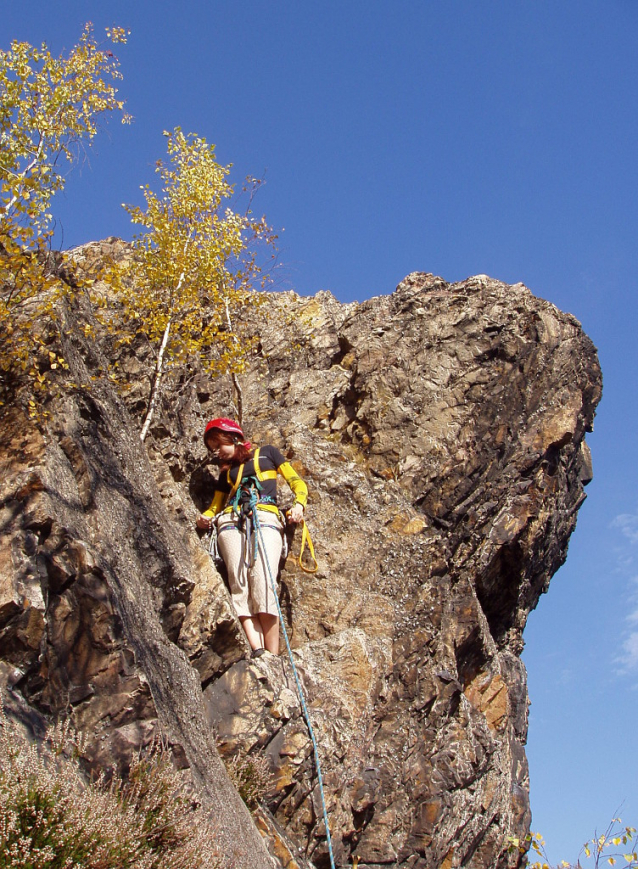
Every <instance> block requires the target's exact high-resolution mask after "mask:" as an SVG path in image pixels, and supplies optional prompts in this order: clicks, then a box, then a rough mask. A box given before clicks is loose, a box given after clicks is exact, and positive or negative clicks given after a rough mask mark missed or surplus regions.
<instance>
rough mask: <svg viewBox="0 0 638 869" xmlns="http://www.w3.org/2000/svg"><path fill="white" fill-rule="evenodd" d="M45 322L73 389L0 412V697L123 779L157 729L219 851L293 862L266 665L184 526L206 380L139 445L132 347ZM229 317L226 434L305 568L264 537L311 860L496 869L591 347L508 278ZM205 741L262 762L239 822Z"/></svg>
mask: <svg viewBox="0 0 638 869" xmlns="http://www.w3.org/2000/svg"><path fill="white" fill-rule="evenodd" d="M118 246H119V247H118ZM114 249H115V250H118V249H121V243H117V242H111V243H110V244H108V245H106V244H104V245H103V246H102V247H100V246H99V245H98V246H91V247H90V248H87V249H85V251H84V255H85V256H86V257H87V258H90V257H91V256H93V257H95V256H100V255H102V253H103V252H110V251H113V250H114ZM80 313H81V312H80ZM68 316H69V318H70V319H69V324H68V325H69V329H68V335H67V337H66V338H65V339H64V346H63V351H64V355H65V357H66V359H67V361H68V362H69V364H70V370H69V372H67V373H66V374H65V375H64V377H65V378H66V379H67V382H68V383H71V382H73V383H75V384H77V386H76V387H75V388H71V387H68V388H66V389H64V390H62V391H61V392H60V393H59V394H58V395H57V397H55V398H54V399H52V401H51V403H50V406H49V408H48V409H49V412H50V417H49V419H48V420H47V421H46V424H45V425H44V427H43V428H42V427H41V428H40V429H38V428H37V427H36V426H35V425H34V424H33V423H32V422H30V421H29V420H28V419H27V418H26V416H25V415H24V414H22V413H21V412H20V411H19V409H17V408H14V409H13V410H11V412H10V413H9V414H8V415H7V417H6V419H5V421H4V424H3V439H2V440H3V446H2V455H1V456H0V461H1V463H2V466H1V469H0V473H1V483H0V486H1V488H2V493H1V494H2V516H1V519H0V521H1V525H0V533H1V534H2V550H1V552H2V554H1V556H0V558H1V561H0V655H1V656H2V659H3V663H2V664H0V679H1V680H2V684H3V686H4V694H5V701H6V703H7V705H8V707H9V709H10V710H11V711H12V713H13V714H14V715H17V716H20V717H21V718H22V719H23V720H24V721H28V722H31V725H32V726H33V727H35V728H36V730H37V728H38V727H41V726H42V721H43V720H44V719H45V718H50V717H51V716H56V715H60V714H71V715H72V716H73V719H74V720H75V722H76V723H77V725H78V726H79V727H80V728H82V729H84V730H86V731H87V732H88V733H89V734H90V743H89V749H88V754H89V759H90V761H91V763H93V764H95V765H96V766H104V765H110V764H113V763H117V764H119V765H121V766H122V767H124V768H125V767H126V764H127V762H128V759H129V758H130V756H131V753H132V752H134V751H137V750H138V748H139V747H140V746H142V745H144V744H146V743H148V741H149V739H150V738H151V737H152V735H153V733H154V732H155V731H156V730H157V729H158V728H161V729H162V730H164V731H165V732H166V733H167V734H168V737H169V738H170V740H171V742H172V743H173V744H174V745H175V747H176V749H175V753H176V757H177V758H178V760H179V762H180V763H181V764H182V765H184V766H187V765H188V766H190V768H191V770H192V771H193V775H194V779H195V781H196V783H197V784H198V786H199V788H200V790H201V791H202V792H203V794H204V796H203V798H204V799H205V800H207V801H208V803H209V804H210V806H211V808H212V809H213V810H214V813H215V816H216V817H218V818H219V821H220V836H221V837H222V841H224V842H225V843H226V847H227V849H228V850H227V853H229V854H230V853H231V849H233V848H234V849H235V850H236V851H237V860H238V864H239V865H242V866H244V865H246V866H248V865H250V866H260V865H264V866H265V865H268V861H269V858H268V857H267V856H266V853H265V850H263V848H262V856H261V857H256V858H255V859H251V860H249V859H248V858H247V857H246V855H247V854H249V853H251V849H253V848H255V849H257V850H256V851H255V853H256V854H257V853H258V849H259V847H261V846H260V845H259V844H257V845H255V837H256V839H257V840H258V842H259V841H261V840H260V839H259V836H258V834H257V833H256V829H257V827H259V829H260V830H261V831H262V833H263V834H264V835H265V837H266V841H267V842H268V847H269V849H270V851H271V853H273V854H275V855H276V862H277V864H278V865H282V866H290V867H294V866H295V865H298V866H303V865H307V863H308V862H310V863H312V864H314V865H315V866H317V867H320V869H321V867H325V866H326V865H327V851H326V839H325V830H324V829H323V822H322V819H321V810H320V804H319V794H318V790H317V780H316V775H315V771H314V767H313V763H312V757H311V746H310V742H309V739H308V735H307V733H306V730H305V726H304V723H303V720H302V718H301V717H300V712H299V707H298V702H297V699H296V696H295V693H294V683H293V681H292V679H291V674H290V669H289V665H288V664H287V662H286V661H285V660H284V659H283V658H280V659H275V658H272V657H270V656H264V658H261V659H258V660H257V661H248V660H245V653H246V647H245V644H244V641H243V636H242V633H241V630H240V627H239V625H238V623H237V621H236V620H235V618H234V616H233V613H232V609H231V606H230V600H229V596H228V593H227V591H226V587H225V585H224V582H223V579H222V577H220V576H219V574H218V573H217V571H216V570H215V569H214V567H213V565H212V563H211V562H210V560H209V558H208V555H207V554H206V552H205V551H204V549H203V548H202V546H201V544H200V542H199V540H198V537H197V534H196V532H195V531H194V520H195V518H196V516H197V513H198V511H199V510H200V509H202V508H203V507H205V506H207V503H208V501H209V500H210V489H211V482H212V480H213V478H214V473H215V472H214V469H212V468H210V467H209V466H208V465H207V464H206V454H205V449H204V447H203V444H202V440H201V434H202V431H203V425H204V423H205V421H206V420H207V419H208V418H210V417H211V416H219V415H233V403H232V393H231V389H230V383H229V382H228V381H227V379H226V378H219V379H218V380H215V381H211V380H210V379H209V378H208V377H207V376H205V375H204V374H203V373H202V372H201V370H198V367H197V364H196V361H194V362H193V364H192V365H191V366H190V367H189V368H188V369H186V368H184V369H182V370H179V371H176V372H173V375H172V381H171V383H170V386H167V389H166V391H165V393H164V396H163V398H162V407H161V410H160V412H159V413H158V415H157V417H156V420H155V422H154V424H153V425H152V426H151V432H150V435H149V438H148V439H147V442H146V445H145V447H141V445H140V444H139V440H138V431H139V428H140V424H139V418H140V414H141V413H142V411H143V408H144V402H145V399H146V397H147V395H148V387H149V373H148V369H147V367H145V356H146V354H148V352H149V349H148V348H146V347H144V346H141V345H140V346H138V347H136V348H135V352H134V353H133V352H131V350H130V349H127V348H123V349H121V350H118V351H114V350H113V349H112V344H111V342H109V341H108V340H103V341H98V342H97V343H95V342H94V343H92V344H91V343H88V342H87V341H86V339H85V338H84V337H83V335H82V333H81V331H79V329H78V328H77V323H75V324H74V322H73V320H74V318H75V320H77V318H78V316H80V314H79V313H78V312H75V313H74V314H71V313H69V314H68ZM82 316H84V317H86V316H89V314H88V313H87V312H86V311H85V312H84V313H83V314H82ZM245 328H246V329H247V331H248V332H254V331H255V330H256V331H258V332H259V334H260V336H261V343H260V346H259V350H258V352H257V353H256V354H255V356H254V357H253V358H252V360H251V364H250V366H249V370H248V371H247V372H246V374H245V375H243V376H242V379H241V382H242V387H243V401H244V426H245V429H246V431H247V432H248V433H249V434H250V436H251V438H252V439H253V441H254V442H255V443H257V444H259V443H274V444H276V445H277V446H279V447H280V448H282V450H283V451H284V453H285V454H286V455H287V456H288V457H289V458H290V460H291V461H292V463H293V464H294V466H295V467H296V468H297V469H298V471H299V472H301V473H302V475H303V476H304V477H305V478H306V480H307V482H308V485H309V488H310V492H311V497H310V502H309V507H308V519H309V524H310V526H311V529H312V533H313V538H314V541H315V546H316V548H317V554H318V558H319V563H320V569H319V571H318V572H317V573H316V574H314V575H309V574H305V573H303V572H302V571H301V570H300V569H299V567H298V566H297V564H296V562H295V560H294V557H293V555H292V554H291V555H290V556H289V557H288V559H287V562H286V564H285V566H284V568H283V570H282V574H281V578H282V592H281V604H282V608H283V611H284V616H285V620H286V624H287V627H288V630H289V632H290V636H291V640H292V645H293V647H294V649H295V657H296V662H297V666H298V668H299V671H300V673H301V675H302V678H303V682H304V686H305V688H306V691H307V694H308V702H309V707H310V711H311V716H312V718H313V722H314V726H315V729H316V733H317V737H318V741H319V745H320V750H321V755H322V766H323V774H324V782H325V787H326V798H327V804H328V811H329V816H330V823H331V830H332V837H333V847H334V852H335V859H336V863H337V865H340V866H346V865H349V864H350V863H351V862H352V859H353V857H355V856H356V857H358V858H359V861H360V862H359V865H360V866H368V867H380V866H397V867H398V866H402V867H403V866H405V867H419V869H426V867H427V869H435V867H437V869H438V867H446V869H450V867H457V866H469V867H476V869H479V867H485V869H487V867H506V866H511V867H514V866H516V865H518V863H519V861H520V856H519V855H518V854H513V855H512V854H508V852H507V841H506V839H507V837H508V836H518V837H522V836H524V834H525V833H526V832H527V830H528V828H529V822H530V816H529V801H528V776H527V764H526V759H525V752H524V744H525V739H526V732H527V704H528V699H527V690H526V679H525V670H524V666H523V664H522V663H521V661H520V659H519V655H520V652H521V650H522V646H523V640H522V634H523V629H524V627H525V622H526V619H527V616H528V614H529V612H530V610H531V609H533V608H534V607H535V605H536V603H537V601H538V598H539V596H540V594H541V593H543V592H544V591H546V590H547V588H548V585H549V581H550V579H551V577H552V575H553V574H554V573H555V571H556V570H557V568H558V567H559V566H560V565H561V564H562V562H563V561H564V559H565V556H566V552H567V543H568V539H569V535H570V534H571V532H572V530H573V528H574V526H575V523H576V516H577V511H578V508H579V506H580V505H581V503H582V501H583V500H584V493H583V486H584V485H585V484H586V483H587V482H588V481H589V479H591V462H590V458H589V452H588V449H587V447H586V444H585V441H584V435H585V432H586V431H587V430H589V429H590V428H591V425H592V421H593V416H594V410H595V406H596V404H597V402H598V400H599V398H600V394H601V376H600V370H599V367H598V362H597V358H596V352H595V349H594V347H593V345H592V343H591V341H590V340H589V339H588V338H587V337H586V336H585V335H584V334H583V332H582V329H581V327H580V325H579V323H578V322H577V321H576V320H575V319H574V318H573V317H571V316H570V315H568V314H564V313H562V312H560V311H558V310H557V309H556V308H555V307H554V306H553V305H551V304H550V303H548V302H545V301H543V300H541V299H538V298H536V297H534V296H533V295H532V294H531V293H530V292H529V290H527V289H526V288H525V287H524V286H522V285H520V284H518V285H515V286H507V285H505V284H502V283H499V282H497V281H494V280H491V279H490V278H487V277H485V276H478V277H475V278H471V279H469V280H467V281H464V282H462V283H458V284H447V283H445V282H444V281H443V280H442V279H440V278H436V277H434V276H432V275H428V274H421V273H415V274H412V275H409V276H408V277H407V278H406V279H405V280H404V281H403V282H402V283H401V284H399V286H398V288H397V290H396V291H395V292H394V293H393V294H391V295H388V296H382V297H378V298H374V299H370V300H369V301H367V302H364V303H362V304H357V303H353V304H350V305H342V304H340V303H339V302H337V301H336V300H335V299H334V298H333V297H332V296H331V295H330V294H329V293H319V294H317V296H315V297H313V298H300V297H298V296H296V295H295V294H294V293H284V294H277V295H272V296H270V297H268V299H267V302H266V304H265V305H264V306H263V307H262V308H261V309H260V310H259V311H258V312H257V313H256V314H255V313H254V312H253V313H251V312H247V314H246V323H245ZM102 354H108V355H110V356H111V361H115V359H114V357H115V356H117V361H118V363H119V371H120V375H119V376H120V377H122V378H125V379H128V380H129V381H130V383H131V384H132V388H131V389H130V391H129V392H128V393H127V394H126V398H125V399H120V398H118V397H117V395H116V393H115V392H114V390H113V388H112V386H111V385H110V384H109V382H108V380H107V379H106V378H105V377H104V376H103V375H102V374H101V371H102V368H103V366H104V360H103V356H102ZM92 374H93V375H95V374H97V375H98V377H97V379H96V380H91V379H90V378H91V375H92ZM282 496H283V499H284V501H285V497H286V495H285V492H282ZM298 538H299V534H298V533H297V535H296V537H294V538H291V543H292V552H293V553H294V554H296V553H298V551H299V539H298ZM200 686H201V687H200ZM202 689H203V690H202ZM215 745H217V747H218V749H219V751H220V752H221V754H222V755H223V756H226V757H227V758H230V757H232V756H234V755H236V754H237V753H239V754H240V755H242V756H244V755H248V756H253V755H264V756H265V757H266V758H267V760H268V763H269V767H270V769H271V771H272V774H273V780H272V785H271V786H270V788H269V790H268V792H267V793H266V794H264V797H263V800H262V805H261V807H260V809H259V810H258V812H257V813H256V815H254V820H255V821H256V826H255V825H254V824H253V823H252V822H251V819H250V816H249V815H248V813H247V812H245V811H243V806H242V804H241V802H240V801H239V798H238V797H236V795H235V792H234V791H233V789H232V786H231V785H230V782H229V781H228V779H227V777H226V775H225V773H224V767H223V765H222V763H221V761H220V760H219V757H218V755H217V751H216V748H215ZM224 837H225V838H224ZM238 849H239V850H238ZM260 861H261V862H260Z"/></svg>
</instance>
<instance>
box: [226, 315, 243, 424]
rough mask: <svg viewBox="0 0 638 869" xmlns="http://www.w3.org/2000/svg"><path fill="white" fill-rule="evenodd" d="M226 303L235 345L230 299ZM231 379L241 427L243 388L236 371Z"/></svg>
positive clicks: (227, 318)
mask: <svg viewBox="0 0 638 869" xmlns="http://www.w3.org/2000/svg"><path fill="white" fill-rule="evenodd" d="M225 301H226V324H227V326H228V331H229V332H230V334H231V335H234V341H235V344H238V343H239V341H238V340H237V336H236V335H235V333H234V332H233V324H232V320H231V319H230V308H229V307H228V299H226V300H225ZM230 379H231V381H232V384H233V388H234V390H235V410H236V411H237V422H238V423H239V425H241V424H242V418H243V416H244V393H243V391H242V388H241V384H240V382H239V377H238V376H237V374H236V373H235V372H234V371H231V372H230Z"/></svg>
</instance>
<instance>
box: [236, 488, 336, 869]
mask: <svg viewBox="0 0 638 869" xmlns="http://www.w3.org/2000/svg"><path fill="white" fill-rule="evenodd" d="M253 501H254V502H253ZM249 506H250V507H252V517H253V523H254V526H255V530H256V532H257V537H258V540H259V544H260V545H261V554H262V558H263V559H264V562H265V564H266V569H267V571H268V579H269V580H270V587H271V588H272V592H273V595H274V597H275V601H276V603H277V612H278V613H279V623H280V624H281V631H282V633H283V635H284V640H285V642H286V649H287V650H288V658H289V660H290V666H291V667H292V672H293V675H294V677H295V685H296V688H297V696H298V697H299V703H300V704H301V710H302V712H303V717H304V720H305V722H306V726H307V728H308V733H309V734H310V740H311V742H312V750H313V752H314V757H315V768H316V770H317V782H318V784H319V796H320V797H321V810H322V812H323V822H324V824H325V827H326V840H327V842H328V855H329V857H330V867H331V869H335V861H334V855H333V853H332V839H331V837H330V825H329V823H328V812H327V810H326V798H325V795H324V791H323V777H322V775H321V762H320V760H319V748H318V746H317V740H316V739H315V732H314V730H313V728H312V722H311V721H310V714H309V713H308V707H307V706H306V700H305V698H304V693H303V688H302V687H301V681H300V680H299V674H298V673H297V668H296V667H295V662H294V660H293V657H292V648H291V647H290V640H289V639H288V631H287V630H286V625H285V622H284V617H283V614H282V612H281V606H280V604H279V595H278V594H277V586H276V584H275V580H274V578H273V575H272V571H271V569H270V563H269V561H268V557H267V555H266V548H265V546H264V541H263V537H262V535H261V525H260V524H259V515H258V514H259V510H257V509H256V507H257V493H256V492H255V491H254V489H253V491H252V492H251V503H250V505H249ZM302 521H303V520H302ZM304 525H305V522H304Z"/></svg>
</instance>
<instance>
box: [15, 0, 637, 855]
mask: <svg viewBox="0 0 638 869" xmlns="http://www.w3.org/2000/svg"><path fill="white" fill-rule="evenodd" d="M105 10H108V12H105ZM87 20H92V21H93V22H94V24H95V26H96V29H101V28H103V27H104V26H106V25H110V24H120V25H123V26H126V27H128V28H129V29H130V30H131V31H132V33H131V37H130V42H129V44H128V45H127V46H124V47H122V48H121V50H120V51H119V52H118V53H119V55H120V57H121V60H122V72H123V73H124V81H123V82H122V85H121V93H122V95H123V96H124V97H125V98H126V100H127V107H128V109H129V111H130V112H131V113H132V114H133V115H134V116H135V123H134V124H133V126H132V127H130V128H126V127H120V126H119V125H118V124H116V123H110V124H109V125H108V127H107V129H106V131H105V133H104V134H103V135H102V136H101V137H100V138H99V140H98V141H97V143H96V145H95V147H94V148H93V149H92V151H91V155H90V164H85V165H84V166H83V167H82V168H81V171H80V170H76V171H75V172H74V173H73V174H72V175H70V176H69V180H68V185H67V189H66V192H65V193H64V195H63V196H62V197H61V198H60V199H59V200H58V201H57V203H56V207H55V209H54V211H55V213H56V214H57V215H58V217H59V219H60V222H61V225H62V226H63V228H64V238H63V244H64V246H65V247H69V246H73V245H76V244H80V243H82V242H86V241H89V240H92V239H97V238H102V237H105V236H107V235H120V236H123V237H125V238H130V237H131V226H130V223H129V221H128V217H127V216H126V214H125V213H124V211H123V210H122V209H121V207H120V203H122V202H136V201H139V185H140V184H143V183H146V182H152V181H153V165H154V163H155V161H156V160H157V159H159V158H162V157H163V156H164V147H165V143H164V139H163V138H162V130H164V129H171V128H173V127H174V126H176V125H180V126H181V127H182V128H183V129H184V131H186V132H189V131H194V132H197V133H198V134H200V135H202V136H205V137H206V138H207V139H208V140H209V141H210V142H214V143H216V145H217V153H218V158H219V159H220V160H221V161H222V162H232V163H234V165H235V174H234V178H235V180H236V181H241V179H242V178H243V176H245V175H247V174H249V173H250V174H253V175H261V174H263V173H264V171H265V173H266V179H267V185H266V187H265V189H264V190H263V192H262V194H261V196H260V199H259V200H258V203H257V205H258V208H259V209H260V210H263V211H264V212H265V213H266V215H267V217H268V219H269V220H270V222H271V223H272V224H273V225H274V226H275V227H277V228H279V229H281V228H282V227H285V231H284V232H282V233H281V250H282V253H281V259H282V262H283V263H284V264H285V279H286V285H287V286H292V287H294V288H295V289H297V291H298V292H300V293H302V294H311V293H314V292H316V291H317V290H319V289H329V290H331V291H332V292H333V293H334V294H335V295H336V296H337V297H338V298H339V299H341V300H342V301H350V300H353V299H357V300H360V301H361V300H363V299H366V298H368V297H370V296H372V295H376V294H379V293H387V292H390V291H392V289H393V288H394V287H395V285H396V284H397V283H398V282H399V281H400V280H401V279H402V278H403V277H404V275H406V274H407V273H408V272H411V271H414V270H419V271H431V272H434V273H436V274H439V275H441V276H442V277H444V278H445V279H446V280H449V281H454V280H459V279H462V278H465V277H467V276H469V275H472V274H477V273H486V274H489V275H491V276H492V277H495V278H499V279H501V280H504V281H507V282H510V283H515V282H517V281H523V282H524V283H525V284H527V286H529V287H530V288H531V289H532V290H533V291H534V292H535V293H536V294H537V295H539V296H542V297H544V298H547V299H550V300H551V301H552V302H554V303H555V304H556V305H557V306H559V307H560V308H562V309H564V310H567V311H570V312H571V313H573V314H574V315H575V316H576V317H578V319H579V320H580V321H581V322H582V323H583V325H584V327H585V329H586V331H587V332H588V333H589V335H590V336H591V337H592V338H593V340H594V342H595V344H596V345H597V347H598V348H599V352H600V359H601V363H602V367H603V374H604V398H603V402H602V404H601V406H600V408H599V416H598V419H597V422H596V431H595V433H594V434H593V435H592V436H591V437H590V445H591V447H592V451H593V456H594V467H595V480H594V482H593V483H592V484H591V486H590V488H589V490H588V494H589V499H588V501H587V502H586V503H585V505H584V507H583V508H582V510H581V513H580V517H579V520H578V521H579V526H578V529H577V532H576V534H575V535H574V537H573V538H572V543H571V546H570V554H569V558H568V562H567V564H566V566H565V567H564V568H563V569H562V570H561V571H560V572H559V573H558V574H557V576H556V577H555V578H554V580H553V583H552V587H551V589H550V592H549V594H548V595H547V596H546V597H545V598H544V599H543V600H542V601H541V603H540V605H539V607H538V609H537V611H536V612H535V613H534V614H533V615H532V616H531V618H530V623H529V627H528V630H527V632H526V639H527V649H526V651H525V656H524V659H525V662H526V664H527V666H528V670H529V690H530V696H531V699H532V706H531V711H530V737H529V746H528V756H529V760H530V766H531V783H532V808H533V813H534V820H533V828H534V829H535V830H540V831H542V832H543V833H544V835H545V837H546V838H547V840H548V845H549V850H550V857H551V858H552V860H558V859H560V858H564V859H567V860H572V859H575V857H576V855H577V853H578V849H579V846H580V844H581V843H582V841H583V840H584V839H585V838H586V837H587V836H588V835H590V834H591V833H593V830H594V828H595V827H598V828H602V827H603V826H604V825H605V824H606V822H607V820H608V819H609V818H610V817H611V816H612V815H613V814H614V813H615V812H616V810H617V809H618V806H619V805H620V804H621V803H622V802H623V801H624V802H625V806H624V808H623V809H622V810H621V814H622V817H623V818H624V819H626V820H627V821H631V822H633V824H634V825H636V826H638V794H637V793H636V782H637V780H638V774H637V773H638V761H637V758H636V751H635V732H636V719H637V717H638V716H637V715H636V712H637V707H638V703H637V698H638V693H637V688H638V563H637V561H636V558H637V555H638V486H637V485H636V484H637V481H638V468H637V467H636V461H635V458H636V456H635V448H634V444H635V441H636V438H635V434H634V432H635V429H636V422H637V411H636V405H635V403H634V402H635V397H634V396H635V392H636V381H637V375H638V371H637V367H638V366H637V363H638V351H637V346H636V345H637V340H636V313H637V308H638V302H637V299H636V289H637V287H636V283H637V281H636V276H637V274H638V244H637V232H636V230H637V228H638V207H637V196H636V194H637V188H638V184H637V181H638V160H637V159H636V151H637V143H638V113H637V111H636V108H637V107H636V100H637V94H638V48H637V46H638V38H637V37H638V2H636V0H598V2H596V0H560V2H550V0H525V2H523V0H471V2H470V0H447V2H442V0H413V2H407V0H406V2H403V0H393V2H380V0H368V2H360V0H347V2H344V0H339V2H336V0H324V2H321V3H311V2H304V0H294V2H293V0H283V2H275V3H257V2H253V0H243V2H237V0H233V2H231V0H207V2H189V0H183V2H182V3H179V4H178V3H168V2H166V0H153V2H151V0H134V2H131V0H126V2H123V0H109V2H108V3H105V2H95V0H82V2H80V0H59V2H57V3H51V2H50V0H21V2H20V3H9V2H5V3H4V4H3V10H2V22H1V23H0V32H1V34H2V39H1V40H0V43H1V44H2V46H3V47H6V46H7V45H8V43H9V41H10V40H11V39H12V38H18V39H24V40H27V41H29V42H39V41H41V40H46V41H47V42H48V44H49V45H50V47H51V48H52V50H53V51H54V52H55V53H57V52H59V51H61V50H62V49H63V48H65V47H66V48H69V47H70V46H71V45H73V44H74V42H76V41H77V38H78V37H79V35H80V32H81V28H82V25H83V23H84V22H85V21H87ZM632 734H634V736H632Z"/></svg>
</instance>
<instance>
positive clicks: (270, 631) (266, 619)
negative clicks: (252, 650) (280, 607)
mask: <svg viewBox="0 0 638 869" xmlns="http://www.w3.org/2000/svg"><path fill="white" fill-rule="evenodd" d="M257 619H259V621H260V622H261V632H262V635H263V638H264V647H265V648H266V649H267V650H268V651H269V652H272V653H273V655H278V654H279V619H278V618H277V616H271V615H270V613H259V614H258V615H257V616H256V619H255V620H257Z"/></svg>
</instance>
